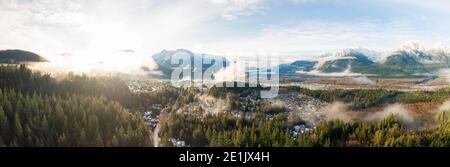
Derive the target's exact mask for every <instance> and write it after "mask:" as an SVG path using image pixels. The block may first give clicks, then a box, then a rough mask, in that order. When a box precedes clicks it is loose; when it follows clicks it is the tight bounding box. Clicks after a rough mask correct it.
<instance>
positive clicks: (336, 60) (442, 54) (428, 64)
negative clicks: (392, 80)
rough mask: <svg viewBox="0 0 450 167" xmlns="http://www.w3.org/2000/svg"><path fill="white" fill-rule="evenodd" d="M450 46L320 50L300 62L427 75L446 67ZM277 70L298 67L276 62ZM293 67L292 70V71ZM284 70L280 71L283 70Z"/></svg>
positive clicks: (331, 69)
mask: <svg viewBox="0 0 450 167" xmlns="http://www.w3.org/2000/svg"><path fill="white" fill-rule="evenodd" d="M449 51H450V50H449V49H448V48H446V47H443V46H442V45H438V46H433V45H427V44H424V43H420V42H407V43H405V44H403V45H402V46H401V47H399V48H398V49H396V50H394V51H393V52H390V53H389V54H388V53H387V52H377V51H373V50H369V49H364V48H357V49H345V50H342V51H339V52H335V53H329V54H324V55H322V56H320V57H318V58H317V59H314V60H311V61H307V62H309V63H305V62H303V63H302V64H307V65H311V64H314V67H313V68H312V69H311V68H308V70H309V71H313V72H314V73H343V72H351V73H360V74H370V75H386V76H409V75H431V74H433V73H435V72H436V71H438V70H440V69H445V68H449V67H450V52H449ZM279 67H280V74H288V75H294V74H295V73H297V72H299V71H302V70H299V69H302V68H304V67H303V66H301V67H302V68H300V67H299V66H295V65H293V64H285V65H280V66H279ZM294 71H295V73H294ZM303 71H305V70H303ZM283 72H284V73H283Z"/></svg>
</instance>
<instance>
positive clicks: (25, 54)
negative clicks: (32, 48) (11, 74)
mask: <svg viewBox="0 0 450 167" xmlns="http://www.w3.org/2000/svg"><path fill="white" fill-rule="evenodd" d="M43 61H47V60H46V59H45V58H43V57H41V56H39V55H38V54H36V53H33V52H29V51H24V50H17V49H15V50H1V51H0V63H2V64H19V63H25V62H43Z"/></svg>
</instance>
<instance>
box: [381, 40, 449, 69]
mask: <svg viewBox="0 0 450 167" xmlns="http://www.w3.org/2000/svg"><path fill="white" fill-rule="evenodd" d="M449 57H450V52H449V49H448V48H446V47H444V46H442V45H440V46H439V45H438V46H433V45H428V44H425V43H421V42H417V41H410V42H407V43H405V44H403V45H402V46H401V47H400V48H399V49H397V50H396V51H394V52H393V53H392V55H391V56H389V57H388V58H387V59H386V61H385V62H384V63H385V64H388V65H396V64H400V65H403V64H405V63H406V64H405V65H409V64H411V63H414V64H424V65H428V64H448V63H449ZM396 60H404V62H402V61H400V62H398V61H396Z"/></svg>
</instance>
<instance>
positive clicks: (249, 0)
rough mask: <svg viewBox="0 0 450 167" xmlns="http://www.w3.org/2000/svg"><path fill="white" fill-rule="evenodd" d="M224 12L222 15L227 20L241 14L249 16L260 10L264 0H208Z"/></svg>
mask: <svg viewBox="0 0 450 167" xmlns="http://www.w3.org/2000/svg"><path fill="white" fill-rule="evenodd" d="M207 1H208V2H210V3H212V4H213V5H215V6H216V7H219V8H220V10H221V12H222V17H223V18H224V19H226V20H234V19H236V18H238V17H240V16H249V15H252V14H254V13H257V12H260V11H261V10H262V9H263V7H262V0H207Z"/></svg>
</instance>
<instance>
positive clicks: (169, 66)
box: [152, 49, 229, 76]
mask: <svg viewBox="0 0 450 167" xmlns="http://www.w3.org/2000/svg"><path fill="white" fill-rule="evenodd" d="M174 56H177V57H180V58H181V59H189V60H190V62H189V63H185V62H179V63H172V58H173V57H174ZM152 58H153V59H154V61H155V62H156V64H158V66H159V68H158V70H160V71H162V72H163V73H164V74H165V75H167V76H170V74H171V73H172V71H173V70H174V69H175V68H183V69H185V68H191V71H192V72H195V71H196V70H200V69H197V68H195V67H193V65H194V62H201V64H202V69H201V70H202V72H204V71H205V70H206V69H208V68H209V67H211V66H213V65H214V64H215V63H222V64H223V65H227V64H229V61H228V60H227V59H226V58H224V57H220V56H215V55H210V54H196V53H193V52H191V51H189V50H186V49H178V50H163V51H161V52H160V53H157V54H155V55H153V56H152ZM216 59H220V60H222V61H221V62H215V61H214V60H216ZM175 62H177V61H175ZM207 62H211V63H207ZM191 65H192V66H191ZM181 66H182V67H181ZM218 70H220V69H217V71H218Z"/></svg>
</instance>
